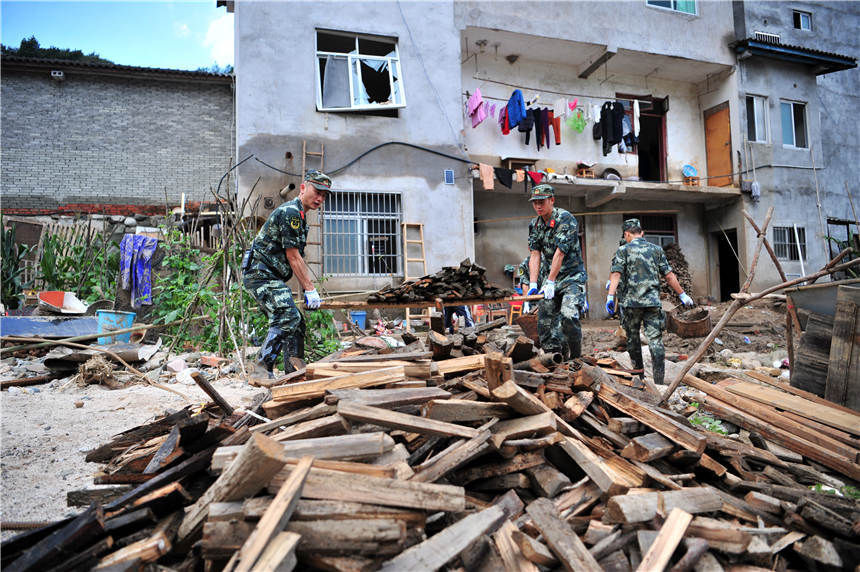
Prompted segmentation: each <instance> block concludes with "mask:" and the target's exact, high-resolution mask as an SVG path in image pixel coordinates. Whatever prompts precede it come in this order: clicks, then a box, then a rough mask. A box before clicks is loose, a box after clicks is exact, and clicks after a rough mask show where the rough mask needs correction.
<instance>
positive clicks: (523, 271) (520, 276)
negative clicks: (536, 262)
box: [516, 256, 546, 294]
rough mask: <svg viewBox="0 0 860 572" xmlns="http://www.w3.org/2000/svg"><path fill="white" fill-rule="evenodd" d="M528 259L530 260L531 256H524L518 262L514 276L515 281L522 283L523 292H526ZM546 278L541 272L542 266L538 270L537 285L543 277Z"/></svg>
mask: <svg viewBox="0 0 860 572" xmlns="http://www.w3.org/2000/svg"><path fill="white" fill-rule="evenodd" d="M529 260H531V256H526V257H525V258H523V261H522V262H520V265H519V266H517V270H516V277H517V282H518V283H520V284H522V285H523V288H524V289H523V294H525V293H526V292H528V288H527V286H528V285H529ZM544 278H546V276H544V273H543V268H540V269H539V270H538V281H537V283H538V286H540V285H541V282H543V279H544Z"/></svg>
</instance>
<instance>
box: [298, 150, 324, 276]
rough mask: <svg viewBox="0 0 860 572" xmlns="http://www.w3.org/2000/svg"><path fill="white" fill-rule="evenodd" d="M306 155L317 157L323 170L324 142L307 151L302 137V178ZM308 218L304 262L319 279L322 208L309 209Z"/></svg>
mask: <svg viewBox="0 0 860 572" xmlns="http://www.w3.org/2000/svg"><path fill="white" fill-rule="evenodd" d="M308 157H319V167H318V168H319V170H320V171H323V172H325V169H323V167H324V166H325V144H324V143H320V150H319V151H308V142H307V141H305V140H304V139H302V170H301V173H300V174H301V177H302V179H304V176H305V172H306V171H307V168H308V165H307V163H308ZM307 219H308V227H310V228H309V229H308V241H307V243H306V244H305V246H306V247H309V248H308V249H307V252H306V255H305V264H307V266H308V269H309V270H310V271H311V278H312V279H319V278H320V277H321V276H322V275H323V268H322V258H323V257H322V252H323V232H322V224H323V210H322V209H320V210H318V211H311V212H309V213H308V214H307Z"/></svg>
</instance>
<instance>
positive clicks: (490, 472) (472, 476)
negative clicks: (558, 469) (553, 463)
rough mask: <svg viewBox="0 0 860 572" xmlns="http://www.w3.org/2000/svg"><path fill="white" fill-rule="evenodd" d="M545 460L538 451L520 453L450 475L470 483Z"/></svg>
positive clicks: (533, 465)
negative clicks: (503, 459)
mask: <svg viewBox="0 0 860 572" xmlns="http://www.w3.org/2000/svg"><path fill="white" fill-rule="evenodd" d="M545 462H546V459H544V457H543V454H541V453H540V452H531V453H522V454H519V455H516V456H514V457H512V458H510V459H507V460H505V461H501V462H496V463H483V464H481V465H478V466H476V467H470V468H468V469H466V470H463V471H460V472H458V473H455V474H454V475H452V479H453V480H454V481H455V482H461V483H470V482H472V481H476V480H478V479H489V478H492V477H499V476H502V475H507V474H509V473H516V472H518V471H522V470H524V469H528V468H530V467H536V466H538V465H542V464H543V463H545Z"/></svg>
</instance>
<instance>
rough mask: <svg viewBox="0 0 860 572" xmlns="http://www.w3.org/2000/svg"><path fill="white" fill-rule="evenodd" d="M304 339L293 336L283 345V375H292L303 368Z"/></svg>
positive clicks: (300, 336) (299, 336)
mask: <svg viewBox="0 0 860 572" xmlns="http://www.w3.org/2000/svg"><path fill="white" fill-rule="evenodd" d="M304 357H305V337H304V336H302V335H301V334H298V333H296V334H293V335H292V336H290V337H288V338H287V341H286V343H285V344H284V373H285V374H287V373H293V372H294V371H298V370H300V369H304V368H305V362H304Z"/></svg>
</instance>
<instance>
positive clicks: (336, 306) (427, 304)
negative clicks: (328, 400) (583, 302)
mask: <svg viewBox="0 0 860 572" xmlns="http://www.w3.org/2000/svg"><path fill="white" fill-rule="evenodd" d="M542 297H543V295H542V294H541V295H537V294H534V295H531V296H507V297H505V298H470V299H468V300H466V299H461V300H414V301H411V302H366V301H363V302H362V301H352V302H350V301H345V302H323V303H322V305H320V309H322V310H343V309H348V308H364V309H373V308H380V309H381V308H399V309H401V310H405V309H406V308H435V307H437V306H438V305H439V304H442V306H462V305H466V306H474V305H475V304H501V303H502V302H519V301H526V302H529V301H534V300H540V299H541V298H542ZM499 320H500V321H501V322H500V323H501V324H506V323H507V320H506V319H504V318H499ZM497 321H498V320H497ZM482 325H483V324H482Z"/></svg>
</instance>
